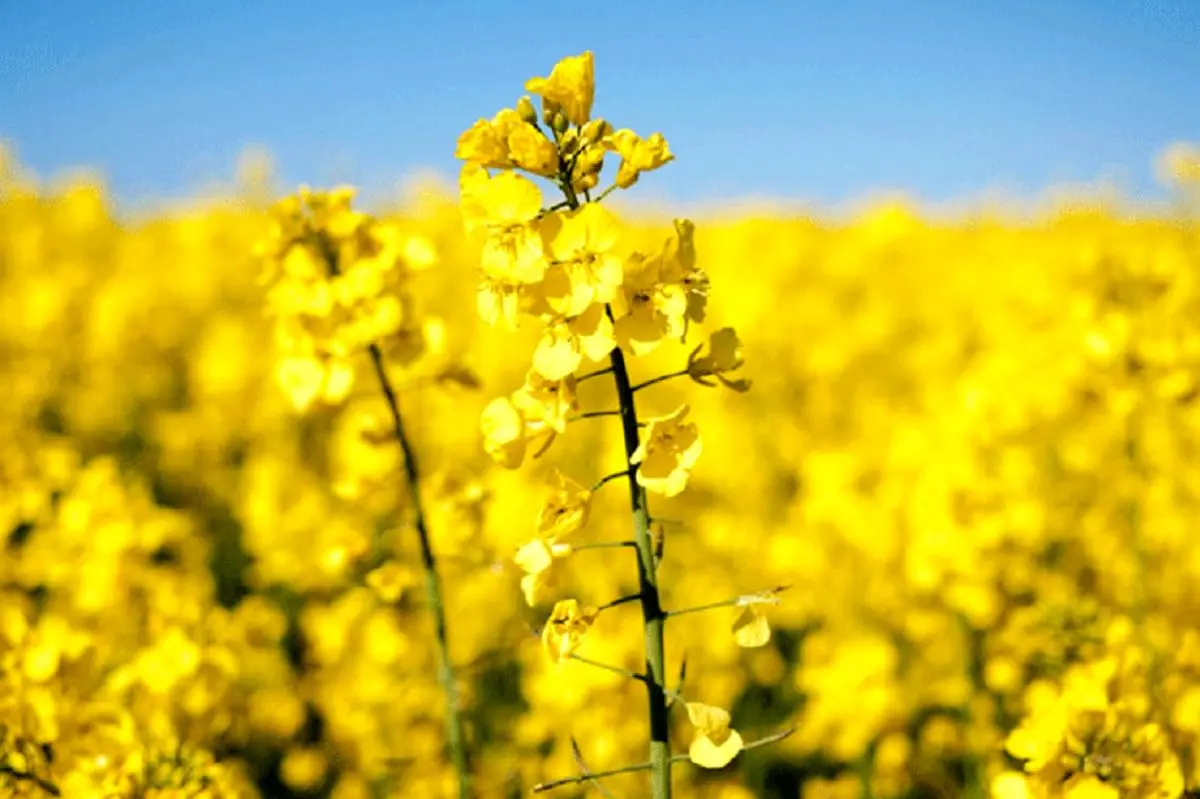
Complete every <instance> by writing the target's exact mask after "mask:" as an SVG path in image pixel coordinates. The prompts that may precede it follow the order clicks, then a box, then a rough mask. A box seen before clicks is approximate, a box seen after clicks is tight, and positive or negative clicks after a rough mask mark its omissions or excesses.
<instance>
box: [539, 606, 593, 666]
mask: <svg viewBox="0 0 1200 799" xmlns="http://www.w3.org/2000/svg"><path fill="white" fill-rule="evenodd" d="M595 620H596V609H595V608H582V609H581V608H580V607H579V603H578V602H577V601H576V600H574V599H563V600H560V601H559V602H557V603H555V605H554V610H553V611H552V612H551V613H550V618H549V619H548V620H547V621H546V626H545V627H543V628H542V646H543V647H544V648H545V650H546V654H547V655H548V656H549V657H550V659H551V660H553V661H554V662H555V663H562V662H563V661H565V660H567V659H569V658H570V657H571V655H572V654H574V653H575V650H576V649H578V648H579V646H580V644H582V643H583V637H584V636H585V635H587V631H588V630H589V629H590V628H591V626H592V622H594V621H595Z"/></svg>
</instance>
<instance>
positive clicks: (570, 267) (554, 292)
mask: <svg viewBox="0 0 1200 799" xmlns="http://www.w3.org/2000/svg"><path fill="white" fill-rule="evenodd" d="M541 227H542V236H543V238H544V239H545V241H546V242H547V249H548V250H549V253H550V256H551V258H552V259H553V260H552V266H551V267H550V268H549V269H548V270H547V271H546V276H545V281H544V283H543V284H542V295H543V296H544V297H545V299H546V303H547V304H548V305H549V306H550V307H551V308H552V309H553V310H554V311H555V312H556V313H559V314H561V315H562V316H578V315H579V314H582V313H583V312H584V311H586V310H587V309H588V307H589V306H590V305H592V304H593V303H607V302H609V301H611V300H612V299H613V298H614V297H616V295H617V291H618V290H619V289H620V288H621V281H622V280H623V279H624V269H623V267H622V264H621V259H620V258H619V257H618V256H617V254H616V253H615V252H614V249H615V247H616V245H617V242H618V239H619V231H618V229H617V219H616V217H615V216H613V214H612V212H611V211H609V210H608V209H607V208H604V207H603V206H601V205H597V204H596V203H588V204H586V205H584V206H583V207H582V208H579V209H578V210H575V211H568V212H566V213H555V214H547V215H546V217H545V218H544V219H543V220H542V226H541Z"/></svg>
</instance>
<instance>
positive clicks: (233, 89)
mask: <svg viewBox="0 0 1200 799" xmlns="http://www.w3.org/2000/svg"><path fill="white" fill-rule="evenodd" d="M585 49H591V50H593V51H595V53H596V69H597V84H598V91H597V100H596V106H595V112H596V113H598V114H600V115H602V116H605V117H606V118H608V119H610V120H611V121H613V122H614V123H616V124H618V125H619V126H628V127H632V128H634V129H635V130H638V131H639V132H642V133H649V132H652V131H654V130H660V131H662V132H663V133H664V134H665V135H666V136H667V139H668V140H669V141H670V143H671V146H672V148H673V150H674V151H675V153H676V155H677V161H676V162H675V163H673V164H671V165H669V166H668V167H666V168H665V169H664V170H661V171H659V172H658V173H655V174H654V175H652V176H648V177H647V178H646V179H644V180H643V182H642V183H640V184H639V189H642V190H643V192H644V193H645V194H646V196H650V197H653V198H655V199H661V200H667V201H679V202H684V201H686V202H696V201H699V202H720V201H722V200H730V199H735V198H744V197H763V196H767V197H776V198H797V199H805V200H809V201H814V202H817V203H835V202H841V201H846V200H850V199H853V198H856V197H861V196H863V195H864V194H867V193H868V192H872V191H876V190H881V189H883V190H898V191H903V192H906V193H908V194H910V195H912V196H914V197H916V198H919V199H923V200H927V201H943V200H948V199H953V198H962V197H970V196H975V195H978V194H979V193H981V192H983V191H985V190H988V189H996V188H1000V189H1003V190H1007V191H1009V192H1013V193H1018V194H1029V193H1033V192H1036V191H1037V190H1038V189H1039V188H1041V187H1045V186H1048V185H1052V184H1061V183H1063V182H1081V181H1091V180H1094V179H1097V178H1103V177H1109V178H1112V179H1115V180H1116V181H1118V182H1119V183H1120V184H1121V185H1122V186H1123V187H1125V189H1126V190H1127V191H1129V192H1132V193H1135V194H1145V193H1149V192H1152V191H1153V190H1154V179H1153V169H1152V162H1153V158H1154V156H1155V155H1156V154H1157V153H1158V152H1159V151H1160V150H1161V149H1162V148H1163V147H1164V146H1165V145H1166V144H1167V143H1169V142H1171V141H1173V140H1177V139H1190V140H1197V139H1200V2H1196V0H1175V1H1174V2H1168V1H1167V0H1161V1H1160V0H1073V1H1072V2H1066V1H1063V2H1055V1H1054V0H1040V1H1039V2H1032V1H1030V2H1026V0H1010V1H1009V2H984V1H983V0H980V2H965V1H964V0H958V1H957V2H934V1H933V0H929V1H928V2H924V1H919V0H895V1H894V2H888V1H886V0H845V1H844V2H838V3H811V2H766V1H764V2H744V3H742V2H726V3H717V2H707V1H706V0H692V2H657V3H650V2H648V1H647V2H639V3H633V2H630V3H625V2H571V3H562V2H559V3H553V4H551V3H542V4H534V3H529V4H524V3H514V2H503V1H501V0H496V1H495V2H488V3H483V2H479V3H453V2H444V3H443V2H417V0H396V2H390V3H373V2H359V3H345V4H334V3H323V4H318V3H310V2H303V1H295V2H287V3H284V2H252V1H251V0H240V1H239V2H227V1H226V0H205V2H193V3H184V2H180V1H176V2H170V1H169V0H158V1H157V2H149V1H147V0H121V2H108V3H104V2H99V0H94V1H93V2H90V3H89V2H81V1H79V0H54V1H53V2H41V3H37V2H21V0H0V138H3V139H7V140H8V141H10V142H11V143H13V144H15V145H16V148H17V151H18V153H19V155H20V157H21V159H22V161H23V162H24V163H26V164H27V165H29V166H31V167H32V168H34V169H35V170H36V171H38V172H39V173H41V174H43V175H53V174H56V173H58V172H60V171H62V170H64V169H66V168H70V167H74V166H93V167H97V168H99V169H100V171H101V172H102V174H103V175H104V176H105V177H106V179H107V181H108V183H109V185H110V186H111V187H112V188H113V190H114V191H115V192H116V193H117V195H118V196H119V197H120V198H122V199H124V200H141V199H147V198H153V197H164V196H180V195H185V194H187V193H188V192H189V191H191V190H194V189H196V188H197V187H199V186H201V185H203V184H205V183H207V182H210V181H212V180H214V179H220V178H225V177H228V176H229V175H230V174H231V173H232V171H233V165H234V163H235V161H236V158H237V155H238V153H239V152H240V151H241V150H242V149H243V148H244V147H245V146H247V145H264V146H266V147H267V148H269V149H270V150H271V152H272V153H273V154H274V155H275V157H276V160H277V163H278V167H279V173H280V177H281V181H282V182H283V184H285V187H290V184H294V183H298V182H302V181H303V182H309V183H314V184H323V183H330V182H333V181H350V182H354V183H357V184H359V185H362V186H363V187H364V188H365V189H367V190H368V191H370V190H376V191H380V190H383V189H385V188H387V187H390V186H393V185H395V184H396V183H397V182H398V181H399V180H400V179H401V178H403V177H404V176H405V175H409V174H411V173H413V172H414V171H416V170H419V169H425V168H432V169H434V170H437V171H439V172H442V173H445V174H447V175H453V174H455V171H456V168H457V167H456V164H455V162H454V159H453V157H452V151H453V144H454V140H455V138H456V137H457V135H458V133H459V132H460V131H461V130H462V129H464V128H465V127H467V126H468V125H470V124H471V122H473V121H474V120H475V119H476V118H478V117H480V116H490V115H491V114H492V113H494V112H495V111H496V110H497V109H499V108H500V107H502V106H505V105H511V104H512V103H513V102H514V101H515V100H516V98H517V97H518V96H519V95H520V94H521V87H522V84H523V83H524V81H525V79H526V78H528V77H530V76H533V75H538V74H547V72H548V71H549V68H550V67H551V65H552V64H553V63H554V61H555V60H557V59H558V58H559V57H561V56H563V55H568V54H573V53H576V52H580V51H582V50H585Z"/></svg>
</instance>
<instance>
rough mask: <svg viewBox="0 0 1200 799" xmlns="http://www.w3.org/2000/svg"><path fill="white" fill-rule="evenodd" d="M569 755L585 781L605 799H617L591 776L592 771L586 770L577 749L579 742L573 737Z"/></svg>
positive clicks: (585, 763) (581, 753)
mask: <svg viewBox="0 0 1200 799" xmlns="http://www.w3.org/2000/svg"><path fill="white" fill-rule="evenodd" d="M571 754H573V755H574V756H575V765H577V766H579V773H580V775H581V776H583V777H586V778H587V781H588V782H589V783H591V784H592V786H593V787H594V788H595V789H596V790H597V791H599V792H600V793H601V794H602V795H603V796H604V797H605V799H617V797H615V796H614V795H613V792H612V791H610V790H609V789H608V788H606V787H604V783H602V782H600V780H598V779H596V778H595V776H594V775H593V774H592V770H591V769H590V768H588V764H587V762H586V761H585V760H584V759H583V752H582V751H580V749H579V742H578V741H576V740H575V738H574V737H572V738H571Z"/></svg>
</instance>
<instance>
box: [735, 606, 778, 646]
mask: <svg viewBox="0 0 1200 799" xmlns="http://www.w3.org/2000/svg"><path fill="white" fill-rule="evenodd" d="M733 637H734V638H735V639H736V640H737V644H738V646H741V647H746V648H747V649H752V648H754V647H759V646H766V644H767V642H768V641H770V640H771V625H770V623H769V622H768V621H767V617H766V616H765V615H763V612H762V611H761V610H759V609H758V606H757V605H747V606H746V607H745V608H743V609H742V612H741V613H739V614H738V617H737V619H736V620H735V621H734V622H733Z"/></svg>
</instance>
